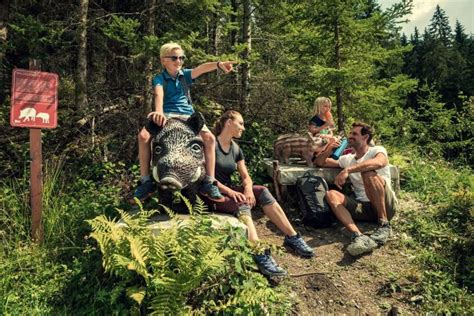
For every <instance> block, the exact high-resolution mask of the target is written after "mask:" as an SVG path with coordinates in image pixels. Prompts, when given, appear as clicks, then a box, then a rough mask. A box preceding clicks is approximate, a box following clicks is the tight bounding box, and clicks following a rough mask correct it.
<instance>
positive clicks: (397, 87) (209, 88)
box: [0, 0, 474, 314]
mask: <svg viewBox="0 0 474 316" xmlns="http://www.w3.org/2000/svg"><path fill="white" fill-rule="evenodd" d="M411 7H412V1H409V0H406V1H405V0H402V1H400V2H399V3H397V4H394V5H393V6H391V7H389V8H387V9H385V10H382V9H381V7H380V4H379V2H378V1H376V0H331V1H329V0H322V1H265V0H241V1H237V0H231V1H214V0H183V1H172V0H167V1H157V0H147V1H89V0H80V1H79V2H78V3H77V2H71V1H62V2H58V3H53V2H50V1H34V0H31V1H13V0H7V1H2V3H1V4H0V40H1V42H0V44H1V46H0V67H1V68H0V83H1V84H0V87H1V90H0V105H1V107H0V111H1V112H0V114H1V116H0V125H1V126H2V133H1V135H0V147H1V149H2V150H1V151H0V161H1V165H2V169H1V171H0V175H1V187H0V189H1V190H2V195H1V197H0V203H1V204H0V207H1V213H0V224H1V228H0V237H1V240H2V246H3V248H2V252H1V253H0V255H1V257H0V258H1V260H0V262H1V264H0V267H1V269H0V270H1V272H0V273H1V275H2V281H1V282H2V283H0V311H1V312H2V313H5V312H6V313H11V314H16V313H17V312H22V311H28V310H31V308H33V310H34V311H36V312H37V313H45V312H46V313H48V312H54V311H56V312H57V311H59V310H60V311H63V312H72V311H77V309H79V308H86V310H85V311H84V312H86V311H90V310H92V311H94V312H95V313H109V312H111V311H117V310H130V309H133V308H139V309H141V310H143V309H146V308H151V307H150V306H154V304H155V303H156V302H157V300H154V299H153V298H154V296H153V295H152V294H151V293H153V291H148V292H146V293H147V294H143V297H142V296H140V295H141V294H140V295H138V294H136V293H142V292H141V290H140V291H138V290H137V291H135V292H133V291H132V292H133V293H132V294H130V295H128V296H129V297H131V298H132V299H133V300H132V302H130V301H127V300H126V299H124V296H127V295H126V294H124V293H128V294H129V293H130V291H131V290H130V289H131V284H134V283H136V282H135V281H136V276H135V279H134V278H131V277H130V275H129V274H127V273H128V272H124V271H122V270H120V271H119V272H117V271H115V272H116V274H119V275H120V274H121V273H123V274H125V275H127V277H126V278H125V280H126V281H124V279H120V278H119V279H112V280H110V279H109V278H107V277H106V276H104V275H103V271H102V268H101V262H100V261H101V260H100V254H98V251H97V250H94V249H95V248H94V247H95V245H96V244H95V243H94V241H92V240H91V239H88V238H86V239H84V236H85V235H87V234H88V233H90V226H89V225H88V224H87V223H86V222H85V220H90V219H92V218H94V217H95V216H97V215H100V214H107V215H111V214H117V213H116V212H115V211H114V207H116V206H117V205H120V203H121V201H122V200H123V199H124V197H125V196H126V195H127V194H128V193H129V192H130V191H131V190H132V187H133V185H134V184H135V181H136V180H137V178H138V167H137V142H136V135H137V132H138V130H139V128H140V127H141V126H142V125H143V122H144V118H145V117H146V114H147V113H148V112H149V111H150V110H151V106H152V89H151V78H152V76H153V74H156V73H158V72H159V71H160V63H159V58H158V57H159V47H160V46H161V45H162V44H164V43H166V42H169V41H176V42H178V43H180V44H181V45H182V46H183V48H184V50H185V52H186V56H187V60H186V63H185V67H194V66H197V65H199V64H200V63H203V62H206V61H218V60H238V61H239V62H240V63H239V64H238V66H237V67H236V71H235V72H233V73H231V74H229V75H223V74H220V73H210V74H207V75H205V76H203V77H202V78H199V80H198V81H197V82H196V84H194V85H193V91H192V92H193V99H194V102H195V107H196V108H197V109H198V110H200V111H201V112H203V113H204V115H205V116H206V119H207V121H208V123H209V124H210V125H212V123H213V122H214V120H215V119H216V118H217V117H218V116H219V115H220V114H221V113H222V112H223V111H225V110H227V109H235V110H238V111H240V112H241V113H242V114H243V116H244V118H245V121H246V125H247V130H246V133H245V136H244V138H243V139H242V141H241V144H242V146H243V148H244V150H245V152H246V153H247V155H246V160H247V161H248V165H249V166H250V172H251V174H252V175H253V177H254V179H255V180H256V181H267V180H268V179H266V176H265V174H264V172H263V166H262V165H261V160H262V159H263V158H264V157H270V156H271V155H272V143H273V141H274V139H275V138H276V136H277V135H278V134H282V133H288V132H301V131H304V129H305V128H306V122H307V121H308V119H309V118H310V117H311V115H312V114H311V113H312V105H313V102H314V99H315V98H316V97H317V96H329V97H331V99H332V100H333V114H334V116H335V119H336V121H337V127H338V129H339V131H340V132H344V131H345V132H347V130H348V128H349V127H350V125H351V123H352V122H354V121H356V120H362V121H365V122H367V123H370V124H372V125H373V126H375V130H376V134H377V137H376V139H377V141H378V142H381V143H382V144H383V145H384V146H386V147H387V148H389V150H390V153H391V156H393V159H392V163H395V164H397V165H399V166H400V168H401V171H402V190H403V192H405V193H406V194H409V195H410V196H414V197H415V198H416V199H417V200H419V201H421V202H422V203H424V205H425V207H424V211H423V212H418V213H416V214H415V213H412V214H409V215H407V223H406V224H405V226H404V227H401V229H404V230H405V232H406V233H407V234H408V235H409V236H410V239H409V241H408V242H407V241H405V242H403V245H401V246H403V247H406V248H407V249H412V250H413V252H414V253H416V254H417V255H416V257H417V260H415V263H416V266H417V267H418V269H419V271H424V272H420V274H419V275H418V274H417V277H416V278H415V279H416V280H414V281H413V283H415V284H417V286H416V287H415V289H411V290H412V291H413V293H414V294H419V295H421V296H422V297H423V300H422V301H421V302H422V303H420V301H417V304H419V308H420V309H426V310H435V311H450V312H468V311H472V308H473V306H472V302H473V300H472V290H473V287H474V277H473V273H472V267H473V264H474V259H473V255H472V254H473V253H474V252H473V239H472V236H473V232H474V231H473V222H472V220H473V216H474V214H473V208H472V185H473V177H472V169H471V167H472V163H473V160H474V156H473V151H472V149H471V148H472V146H473V144H472V136H473V135H472V131H473V130H474V129H473V121H472V118H473V111H474V107H473V103H474V65H473V63H474V37H473V35H472V33H471V34H468V33H466V31H465V30H464V27H463V25H462V24H461V23H460V22H459V21H458V22H457V23H456V24H455V25H454V27H451V26H450V25H449V23H448V17H447V16H446V13H445V12H444V11H443V9H442V8H441V7H439V6H438V7H437V8H436V10H435V12H434V15H433V17H432V19H431V22H430V24H429V25H427V27H426V28H425V29H424V30H418V29H415V31H414V33H413V34H409V35H405V34H401V33H400V29H401V23H403V21H404V17H406V15H407V14H408V13H409V12H410V10H411ZM31 59H38V60H40V61H41V68H42V70H44V71H48V72H54V73H57V74H58V75H59V78H60V85H59V119H58V128H56V129H54V130H48V131H44V132H43V151H44V159H45V201H44V203H43V204H44V206H43V208H44V225H45V244H44V245H43V246H42V247H40V248H36V247H34V245H32V244H31V243H30V241H29V237H28V236H29V225H30V219H29V212H30V209H29V205H28V166H29V148H28V142H27V140H28V132H27V130H25V129H13V128H10V127H9V111H10V89H11V73H12V69H14V68H28V62H29V60H31ZM96 228H97V227H96ZM227 246H228V245H227ZM227 246H225V247H227ZM239 247H242V245H240V246H239ZM244 259H245V258H244ZM244 259H242V260H244ZM246 259H248V258H246ZM243 262H244V266H247V265H248V262H247V261H245V260H244V261H243ZM117 264H118V263H117ZM106 266H107V265H106ZM112 266H113V265H112ZM112 270H113V269H112ZM236 270H239V269H236ZM244 270H245V269H244ZM31 271H35V273H30V272H31ZM91 271H92V272H91ZM245 271H246V270H245ZM220 272H223V271H220ZM214 273H217V272H215V271H214ZM236 273H237V274H238V275H239V277H238V278H237V279H238V280H239V282H241V283H239V284H241V285H242V288H239V287H238V286H235V284H234V285H232V286H234V288H232V286H231V285H229V287H230V288H232V289H233V290H232V291H231V292H228V293H227V294H225V295H224V294H222V293H226V292H225V291H224V292H222V291H221V294H216V293H214V294H215V295H214V296H212V295H211V297H206V298H205V299H204V298H202V297H201V298H202V300H201V301H193V300H189V296H187V295H185V294H183V293H184V292H183V293H180V295H181V294H182V295H181V296H182V297H183V299H182V301H181V303H182V305H180V304H181V303H180V304H178V303H176V302H175V303H173V304H174V305H173V304H171V305H172V306H173V308H176V310H180V309H179V306H181V307H183V306H185V307H183V308H185V309H186V308H188V309H194V308H195V309H196V310H199V311H201V312H204V311H206V312H207V311H208V310H207V309H206V308H209V310H212V308H216V309H217V310H219V309H218V308H217V307H213V306H214V305H212V304H210V303H209V302H210V301H212V302H214V303H215V304H217V305H216V306H219V308H221V309H222V310H225V308H229V309H230V310H232V308H235V309H237V310H238V308H244V310H245V308H249V309H250V310H254V309H256V310H258V308H259V306H260V305H259V304H256V303H255V302H253V303H252V300H250V299H248V297H250V296H252V295H250V294H249V293H245V291H244V292H242V291H243V290H242V289H243V288H244V286H243V284H245V282H247V281H248V280H249V278H250V277H249V276H248V275H245V276H244V273H243V272H242V271H237V272H236ZM86 274H88V275H92V277H90V278H85V275H86ZM252 278H256V277H251V278H250V279H252ZM145 279H146V278H145ZM257 279H258V282H257V283H258V284H259V286H261V287H262V289H266V290H268V291H274V292H272V293H271V294H272V295H273V296H272V295H270V296H268V297H270V298H267V299H268V301H265V302H267V303H268V305H267V308H268V307H269V306H270V307H271V306H273V305H272V304H273V303H272V302H276V301H278V299H277V298H278V295H279V294H278V291H280V290H281V289H280V290H273V289H270V288H268V287H267V285H266V283H265V282H266V281H265V280H264V279H261V278H257ZM133 280H135V281H133ZM203 280H208V279H206V275H204V276H203ZM252 280H253V281H255V280H254V279H252ZM20 281H21V282H20ZM234 281H235V280H234ZM17 282H20V284H23V285H22V286H21V287H20V289H18V288H17V287H15V285H14V284H16V283H17ZM207 282H210V281H209V280H208V281H207ZM229 282H230V281H229ZM138 283H140V284H141V285H143V286H144V287H147V286H148V287H150V285H149V284H148V283H147V282H145V281H143V280H141V281H139V282H138ZM203 284H204V285H203ZM79 285H80V286H81V287H82V288H88V290H87V291H84V292H81V293H77V292H76V291H74V288H75V287H77V286H79ZM145 285H146V286H145ZM155 286H156V285H155ZM162 286H164V285H162ZM203 286H204V287H205V286H208V284H207V285H206V282H204V281H203V283H199V282H198V283H196V285H195V287H194V288H192V290H190V291H191V292H192V293H201V292H200V291H199V289H200V288H201V287H203ZM137 288H142V287H137ZM112 289H113V290H112ZM155 290H156V291H157V292H156V293H161V294H159V295H164V294H163V293H162V292H160V286H156V288H155ZM398 290H403V289H400V288H399V289H398ZM127 291H128V292H127ZM183 291H184V290H183ZM239 291H240V292H239ZM281 291H284V290H281ZM156 293H155V294H156ZM186 293H189V292H186ZM229 293H233V295H236V293H240V294H242V293H244V294H242V296H241V297H240V298H241V301H240V302H237V303H236V302H234V303H235V304H234V305H232V304H230V303H229V302H227V303H226V304H227V305H226V304H224V303H222V302H223V301H220V299H221V297H220V296H219V295H221V296H222V297H227V298H228V297H229V295H230V294H229ZM66 294H67V295H66ZM253 294H255V293H253ZM267 294H268V293H267ZM137 295H138V296H137ZM157 295H158V294H157ZM159 295H158V296H157V297H160V296H159ZM226 295H227V296H226ZM247 295H248V296H247ZM91 297H94V299H93V301H94V303H93V304H89V305H87V304H84V302H90V301H91ZM137 297H140V299H137ZM198 297H199V296H198ZM272 297H273V299H274V301H272ZM133 301H135V302H138V303H139V304H138V306H139V307H137V306H136V305H134V303H133ZM117 302H119V304H118V303H117ZM183 302H184V303H183ZM203 302H207V303H203ZM216 302H217V303H216ZM219 302H220V303H219ZM156 304H158V303H156ZM160 304H161V303H160ZM160 304H158V305H156V306H160V308H164V307H163V306H161V305H160ZM206 304H208V305H206ZM219 304H221V305H219ZM239 304H240V305H239ZM85 305H87V306H88V307H84V306H85ZM290 305H291V303H289V305H288V306H290ZM177 306H178V307H177ZM190 306H191V307H190ZM87 308H89V309H90V310H88V309H87ZM158 310H159V309H158ZM214 311H215V310H214Z"/></svg>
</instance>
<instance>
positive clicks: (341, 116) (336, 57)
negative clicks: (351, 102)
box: [334, 19, 344, 132]
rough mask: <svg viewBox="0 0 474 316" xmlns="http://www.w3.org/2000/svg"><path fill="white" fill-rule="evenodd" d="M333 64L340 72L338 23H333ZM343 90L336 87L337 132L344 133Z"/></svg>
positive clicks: (338, 85) (338, 86)
mask: <svg viewBox="0 0 474 316" xmlns="http://www.w3.org/2000/svg"><path fill="white" fill-rule="evenodd" d="M334 62H335V66H336V69H337V70H341V40H340V36H339V21H338V19H336V21H335V23H334ZM342 94H343V88H342V87H341V86H340V84H339V83H338V84H337V85H336V105H337V127H338V131H339V132H342V131H344V114H343V113H342Z"/></svg>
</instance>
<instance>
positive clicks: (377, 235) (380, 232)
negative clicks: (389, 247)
mask: <svg viewBox="0 0 474 316" xmlns="http://www.w3.org/2000/svg"><path fill="white" fill-rule="evenodd" d="M391 235H392V227H391V226H390V224H389V223H383V224H381V225H380V226H379V227H378V228H377V229H376V230H375V232H374V233H373V234H372V235H370V238H371V239H372V240H374V241H375V242H376V243H377V244H379V245H380V246H381V245H383V244H385V243H386V242H387V240H388V239H389V238H390V236H391Z"/></svg>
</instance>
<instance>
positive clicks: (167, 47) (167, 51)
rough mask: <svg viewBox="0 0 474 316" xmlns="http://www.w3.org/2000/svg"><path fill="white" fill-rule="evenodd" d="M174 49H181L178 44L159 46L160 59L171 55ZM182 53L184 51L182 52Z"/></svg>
mask: <svg viewBox="0 0 474 316" xmlns="http://www.w3.org/2000/svg"><path fill="white" fill-rule="evenodd" d="M176 49H181V50H183V49H182V48H181V45H179V44H178V43H173V42H170V43H166V44H164V45H163V46H161V48H160V58H163V57H165V56H168V55H169V54H171V52H172V51H174V50H176ZM183 52H184V51H183Z"/></svg>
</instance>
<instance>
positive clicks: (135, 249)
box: [127, 236, 148, 267]
mask: <svg viewBox="0 0 474 316" xmlns="http://www.w3.org/2000/svg"><path fill="white" fill-rule="evenodd" d="M127 240H128V241H129V243H130V253H131V255H132V257H133V258H135V260H137V261H138V263H139V264H140V265H141V266H143V267H145V266H146V262H145V261H146V260H147V259H148V257H147V253H148V246H147V245H146V244H144V243H143V241H142V240H138V239H136V238H134V237H133V236H127Z"/></svg>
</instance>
